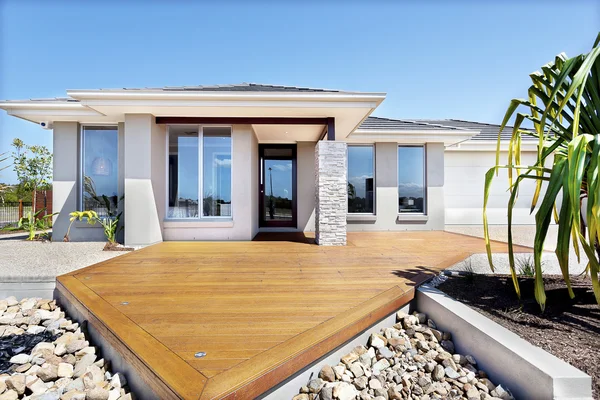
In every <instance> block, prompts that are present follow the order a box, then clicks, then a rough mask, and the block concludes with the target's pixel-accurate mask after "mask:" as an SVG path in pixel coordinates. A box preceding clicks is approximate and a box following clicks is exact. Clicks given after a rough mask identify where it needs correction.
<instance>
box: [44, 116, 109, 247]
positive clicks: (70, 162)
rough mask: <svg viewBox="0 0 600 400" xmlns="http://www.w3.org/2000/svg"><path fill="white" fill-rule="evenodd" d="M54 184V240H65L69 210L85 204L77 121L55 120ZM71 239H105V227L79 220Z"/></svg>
mask: <svg viewBox="0 0 600 400" xmlns="http://www.w3.org/2000/svg"><path fill="white" fill-rule="evenodd" d="M52 140H53V144H52V146H53V149H54V150H53V151H54V157H53V170H52V171H53V172H52V174H53V178H52V179H53V186H52V203H53V204H52V211H53V212H55V213H58V215H55V216H54V217H53V225H52V240H53V241H58V242H60V241H62V240H63V238H64V236H65V234H66V233H67V230H68V229H69V224H70V221H69V218H70V216H69V213H71V212H73V211H78V210H80V204H81V196H82V194H81V163H80V157H81V154H80V153H81V152H80V149H81V138H80V125H79V124H78V123H77V122H54V131H53V139H52ZM69 239H70V240H71V241H73V242H78V241H104V240H106V237H105V236H104V230H103V229H102V227H101V226H100V225H99V224H96V225H89V224H87V223H86V222H83V221H82V222H80V221H75V222H74V223H73V226H72V227H71V231H70V232H69Z"/></svg>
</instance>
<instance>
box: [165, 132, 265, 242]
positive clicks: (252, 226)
mask: <svg viewBox="0 0 600 400" xmlns="http://www.w3.org/2000/svg"><path fill="white" fill-rule="evenodd" d="M231 135H232V157H231V168H232V170H231V179H232V181H231V182H232V183H231V190H232V193H231V207H232V211H231V214H232V218H231V219H221V218H220V219H211V220H201V221H182V220H179V221H165V222H164V230H163V235H164V240H251V239H252V238H254V236H255V234H256V232H258V216H257V213H258V205H257V202H258V144H257V140H256V136H255V134H254V131H253V129H252V126H250V125H234V126H233V129H232V133H231ZM163 157H164V158H165V159H166V153H163ZM165 177H166V175H165ZM164 179H166V178H164ZM162 196H163V197H166V189H165V190H163V192H162Z"/></svg>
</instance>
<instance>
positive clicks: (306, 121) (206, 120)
mask: <svg viewBox="0 0 600 400" xmlns="http://www.w3.org/2000/svg"><path fill="white" fill-rule="evenodd" d="M328 122H329V118H299V117H298V118H287V117H156V123H157V124H256V125H327V124H328Z"/></svg>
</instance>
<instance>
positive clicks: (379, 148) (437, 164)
mask: <svg viewBox="0 0 600 400" xmlns="http://www.w3.org/2000/svg"><path fill="white" fill-rule="evenodd" d="M425 153H426V167H425V173H426V182H425V183H426V185H427V195H426V196H427V197H426V199H425V201H426V206H425V207H426V212H425V214H426V215H404V214H403V215H399V214H398V144H397V143H381V142H380V143H375V217H373V218H372V219H371V220H369V221H364V220H359V221H357V220H353V218H354V217H353V216H352V215H350V216H349V221H348V231H352V232H360V231H404V230H443V229H444V213H445V209H444V168H443V165H444V145H443V143H427V144H426V145H425Z"/></svg>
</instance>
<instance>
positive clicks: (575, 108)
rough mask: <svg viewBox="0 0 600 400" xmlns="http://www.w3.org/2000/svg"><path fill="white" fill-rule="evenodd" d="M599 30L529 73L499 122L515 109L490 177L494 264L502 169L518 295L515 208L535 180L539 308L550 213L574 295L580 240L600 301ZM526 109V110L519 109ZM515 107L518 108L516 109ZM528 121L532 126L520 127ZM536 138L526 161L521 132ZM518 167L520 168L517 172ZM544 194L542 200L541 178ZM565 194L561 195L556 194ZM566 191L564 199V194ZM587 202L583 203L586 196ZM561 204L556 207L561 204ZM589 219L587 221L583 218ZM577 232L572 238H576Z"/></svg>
mask: <svg viewBox="0 0 600 400" xmlns="http://www.w3.org/2000/svg"><path fill="white" fill-rule="evenodd" d="M599 43H600V35H598V37H597V39H596V41H595V43H594V46H593V48H592V50H591V51H590V52H589V53H587V54H580V55H578V56H576V57H572V58H568V57H567V56H566V55H565V54H564V53H561V54H559V55H558V56H556V57H555V59H554V61H553V62H550V63H548V64H546V65H544V66H543V67H542V68H541V72H539V71H538V72H534V73H532V74H531V75H530V78H531V81H532V82H533V84H532V85H531V86H530V87H529V90H528V99H527V100H525V99H514V100H512V101H511V103H510V106H509V107H508V110H507V111H506V114H505V116H504V120H503V121H502V126H501V127H500V132H502V130H503V129H504V127H505V126H506V125H507V123H508V121H509V120H510V119H511V118H512V117H513V116H515V123H514V127H513V131H512V137H511V139H510V142H509V146H508V161H507V163H506V164H500V135H498V145H497V149H496V166H494V167H493V168H491V169H490V170H489V171H488V172H487V174H486V177H485V189H484V204H483V223H484V233H485V241H486V246H487V254H488V259H489V262H490V266H491V268H492V270H493V268H494V265H493V263H492V253H491V248H490V238H489V232H488V224H487V216H486V207H487V202H488V197H489V191H490V185H491V183H492V180H493V177H494V175H495V174H497V173H498V171H499V169H507V170H508V177H509V190H510V197H509V200H508V247H509V263H510V269H511V274H512V280H513V284H514V286H515V290H516V292H517V295H518V296H519V297H520V296H521V292H520V289H519V282H518V280H517V274H516V272H515V259H514V252H513V241H512V231H511V225H512V212H513V208H514V206H515V202H516V199H517V196H518V192H519V185H520V184H521V182H522V181H523V180H525V179H531V180H534V181H535V182H536V188H535V192H534V195H533V201H532V204H531V212H534V211H535V212H536V213H535V222H536V233H535V239H534V253H533V258H534V266H535V298H536V300H537V302H538V303H539V304H540V307H541V309H542V311H543V310H544V307H545V304H546V293H545V291H544V282H543V279H542V260H541V258H542V251H543V246H544V241H545V239H546V236H547V233H548V227H549V225H550V222H551V219H552V215H553V213H554V216H555V219H557V223H558V240H557V244H556V256H557V258H558V262H559V264H560V268H561V271H562V275H563V278H564V280H565V283H566V285H567V288H568V291H569V295H570V296H571V298H573V297H574V293H573V290H572V289H571V282H570V279H569V248H570V246H571V243H572V244H573V246H574V248H575V251H576V252H577V256H578V257H579V246H581V248H582V249H583V251H584V252H585V254H586V255H587V257H588V259H589V264H588V265H587V273H588V274H589V275H590V276H591V279H592V287H593V291H594V294H595V296H596V301H597V302H598V304H600V286H599V284H598V271H599V270H600V266H599V261H598V260H599V257H600V245H599V242H598V238H599V237H600V178H599V176H598V175H599V174H598V173H599V171H598V169H599V165H600V162H599V161H600V160H599V159H600V58H599V54H600V45H599ZM521 110H523V111H521ZM515 114H516V115H515ZM525 121H530V122H531V123H532V125H533V129H527V128H525V127H522V125H524V122H525ZM522 135H530V136H534V137H536V138H537V139H538V151H537V159H536V162H535V164H534V165H531V166H524V165H521V137H522ZM513 172H515V173H516V177H515V176H514V174H513ZM544 182H546V185H545V186H546V188H545V193H544V195H543V198H542V200H541V203H540V204H539V206H538V204H537V203H538V200H539V198H540V196H541V193H542V184H543V183H544ZM559 194H562V196H559ZM561 197H562V199H561ZM583 199H587V206H585V207H582V200H583ZM557 210H559V211H557ZM584 221H585V222H584ZM571 239H572V242H571Z"/></svg>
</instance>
